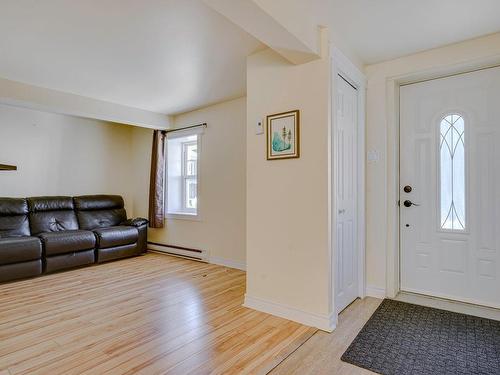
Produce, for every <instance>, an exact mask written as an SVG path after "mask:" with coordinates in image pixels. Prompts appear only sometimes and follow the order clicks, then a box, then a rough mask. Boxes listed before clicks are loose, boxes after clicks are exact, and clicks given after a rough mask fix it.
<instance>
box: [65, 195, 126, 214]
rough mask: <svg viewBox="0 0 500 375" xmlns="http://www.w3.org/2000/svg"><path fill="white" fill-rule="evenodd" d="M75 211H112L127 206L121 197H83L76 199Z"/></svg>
mask: <svg viewBox="0 0 500 375" xmlns="http://www.w3.org/2000/svg"><path fill="white" fill-rule="evenodd" d="M74 202H75V209H77V210H79V211H89V210H111V209H114V208H123V207H124V206H125V204H124V202H123V198H122V197H121V196H119V195H82V196H80V197H75V198H74Z"/></svg>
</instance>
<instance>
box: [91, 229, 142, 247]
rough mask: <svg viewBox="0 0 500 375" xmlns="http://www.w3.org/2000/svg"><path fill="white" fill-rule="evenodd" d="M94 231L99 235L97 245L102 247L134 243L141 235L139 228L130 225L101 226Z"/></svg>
mask: <svg viewBox="0 0 500 375" xmlns="http://www.w3.org/2000/svg"><path fill="white" fill-rule="evenodd" d="M94 233H95V234H96V236H97V245H98V247H99V248H100V249H105V248H109V247H115V246H122V245H130V244H134V243H136V242H137V239H138V237H139V231H138V230H137V228H136V227H130V226H116V227H110V228H99V229H95V230H94Z"/></svg>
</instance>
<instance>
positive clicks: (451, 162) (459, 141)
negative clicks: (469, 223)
mask: <svg viewBox="0 0 500 375" xmlns="http://www.w3.org/2000/svg"><path fill="white" fill-rule="evenodd" d="M440 133H441V136H440V145H439V150H440V163H441V164H440V185H441V186H440V187H441V229H446V230H457V231H463V230H465V226H466V222H465V220H466V217H465V124H464V119H463V118H462V116H460V115H457V114H453V115H448V116H446V117H445V118H443V119H442V120H441V125H440Z"/></svg>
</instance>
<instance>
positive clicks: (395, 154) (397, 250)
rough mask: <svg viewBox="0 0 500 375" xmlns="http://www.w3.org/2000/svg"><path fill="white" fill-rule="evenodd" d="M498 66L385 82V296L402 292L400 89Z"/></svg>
mask: <svg viewBox="0 0 500 375" xmlns="http://www.w3.org/2000/svg"><path fill="white" fill-rule="evenodd" d="M498 66H500V55H497V56H494V57H488V58H483V59H477V60H472V61H469V62H465V63H461V64H453V65H452V64H450V65H445V66H438V67H436V68H431V69H427V70H424V71H419V72H409V73H405V74H401V75H397V76H392V77H387V79H386V95H387V96H386V98H387V185H386V187H387V201H386V204H387V224H388V225H387V229H388V231H387V240H386V244H387V253H386V290H385V295H386V297H389V298H395V297H396V296H397V294H398V293H399V292H400V291H401V251H402V248H401V239H400V229H401V225H400V207H399V199H400V186H401V181H400V173H399V172H400V160H401V153H400V128H401V122H400V88H401V86H405V85H409V84H413V83H419V82H424V81H430V80H434V79H439V78H446V77H451V76H455V75H460V74H464V73H470V72H474V71H478V70H484V69H488V68H494V67H498Z"/></svg>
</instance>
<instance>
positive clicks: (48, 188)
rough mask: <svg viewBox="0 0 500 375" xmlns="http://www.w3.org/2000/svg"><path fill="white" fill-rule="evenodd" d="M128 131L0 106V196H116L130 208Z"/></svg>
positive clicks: (50, 114) (130, 129)
mask: <svg viewBox="0 0 500 375" xmlns="http://www.w3.org/2000/svg"><path fill="white" fill-rule="evenodd" d="M131 132H132V127H129V126H125V125H118V124H112V123H107V122H103V121H94V120H87V119H82V118H77V117H71V116H65V115H58V114H52V113H47V112H40V111H35V110H29V109H24V108H18V107H12V106H7V105H0V163H4V164H13V165H17V167H18V170H17V171H9V172H0V196H6V197H27V196H37V195H70V196H72V195H83V194H98V193H102V194H119V195H122V196H123V197H124V198H125V201H126V203H127V208H128V210H129V214H130V215H131V214H132V213H133V212H132V210H133V208H132V190H131V187H130V186H131V183H130V182H131V173H132V170H131V168H130V160H131V159H130V152H131Z"/></svg>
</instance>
